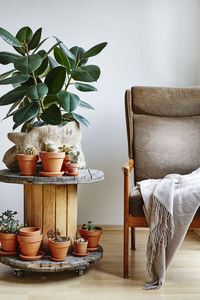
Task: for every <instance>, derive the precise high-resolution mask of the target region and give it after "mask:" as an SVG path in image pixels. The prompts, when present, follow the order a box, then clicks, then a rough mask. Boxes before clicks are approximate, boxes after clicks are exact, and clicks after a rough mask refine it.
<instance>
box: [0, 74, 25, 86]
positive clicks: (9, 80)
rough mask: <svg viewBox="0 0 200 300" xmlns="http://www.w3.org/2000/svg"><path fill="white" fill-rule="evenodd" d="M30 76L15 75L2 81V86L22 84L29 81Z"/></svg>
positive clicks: (0, 80)
mask: <svg viewBox="0 0 200 300" xmlns="http://www.w3.org/2000/svg"><path fill="white" fill-rule="evenodd" d="M29 77H30V75H25V74H20V75H15V76H12V77H9V78H6V79H0V85H3V84H11V83H22V82H25V81H27V80H28V79H29Z"/></svg>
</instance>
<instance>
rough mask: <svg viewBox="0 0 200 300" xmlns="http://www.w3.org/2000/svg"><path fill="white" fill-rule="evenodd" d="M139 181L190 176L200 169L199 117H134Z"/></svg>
mask: <svg viewBox="0 0 200 300" xmlns="http://www.w3.org/2000/svg"><path fill="white" fill-rule="evenodd" d="M134 145H135V147H134V158H135V177H136V180H137V181H140V180H144V179H148V178H154V179H156V178H163V177H164V176H166V175H167V174H170V173H179V174H187V173H190V172H192V171H193V170H195V169H197V168H198V167H199V166H200V117H157V116H149V115H137V114H134Z"/></svg>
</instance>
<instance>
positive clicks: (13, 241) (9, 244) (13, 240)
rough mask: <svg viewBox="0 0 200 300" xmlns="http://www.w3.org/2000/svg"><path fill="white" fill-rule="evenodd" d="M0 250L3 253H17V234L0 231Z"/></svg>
mask: <svg viewBox="0 0 200 300" xmlns="http://www.w3.org/2000/svg"><path fill="white" fill-rule="evenodd" d="M0 241H1V248H2V250H3V251H5V252H15V251H17V234H16V233H4V232H2V231H0Z"/></svg>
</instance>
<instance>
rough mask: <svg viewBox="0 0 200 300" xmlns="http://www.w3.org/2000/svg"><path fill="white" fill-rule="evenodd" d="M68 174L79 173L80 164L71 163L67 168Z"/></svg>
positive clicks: (74, 174)
mask: <svg viewBox="0 0 200 300" xmlns="http://www.w3.org/2000/svg"><path fill="white" fill-rule="evenodd" d="M67 174H68V175H71V176H76V175H78V164H75V163H70V164H69V165H68V168H67Z"/></svg>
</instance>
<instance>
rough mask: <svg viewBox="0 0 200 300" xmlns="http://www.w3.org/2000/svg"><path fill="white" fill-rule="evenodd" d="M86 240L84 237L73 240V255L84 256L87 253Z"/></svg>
mask: <svg viewBox="0 0 200 300" xmlns="http://www.w3.org/2000/svg"><path fill="white" fill-rule="evenodd" d="M87 245H88V241H87V240H85V239H84V238H79V239H77V240H75V241H74V251H73V254H74V255H75V256H86V255H88V251H87Z"/></svg>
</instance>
